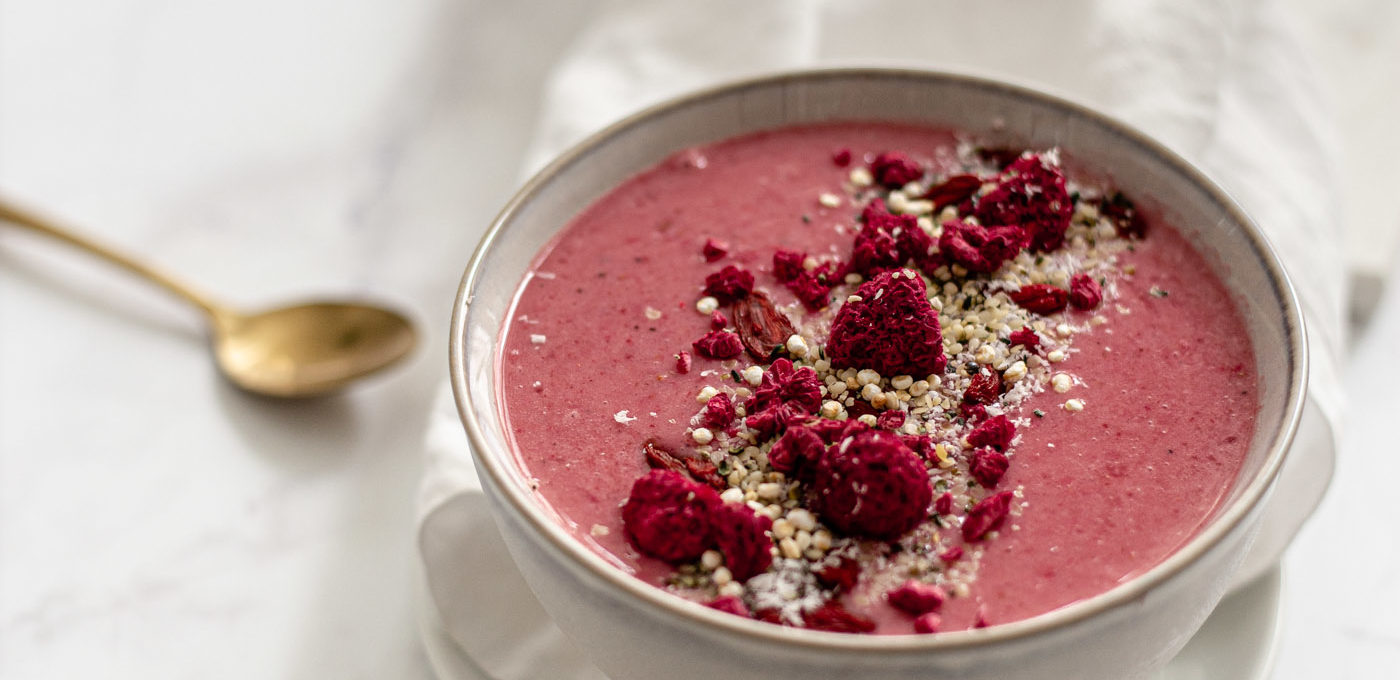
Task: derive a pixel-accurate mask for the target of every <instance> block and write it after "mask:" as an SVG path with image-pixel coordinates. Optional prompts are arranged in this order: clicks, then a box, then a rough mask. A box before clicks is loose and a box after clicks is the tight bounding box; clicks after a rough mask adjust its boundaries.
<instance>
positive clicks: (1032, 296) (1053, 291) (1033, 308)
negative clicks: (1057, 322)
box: [1008, 283, 1069, 314]
mask: <svg viewBox="0 0 1400 680" xmlns="http://www.w3.org/2000/svg"><path fill="white" fill-rule="evenodd" d="M1008 295H1010V296H1011V301H1012V302H1015V303H1016V304H1018V305H1021V306H1022V307H1024V308H1025V309H1026V311H1028V312H1032V313H1035V314H1054V313H1055V312H1058V311H1060V310H1062V309H1064V308H1065V305H1067V304H1069V293H1068V292H1066V291H1065V289H1063V288H1056V287H1054V286H1052V285H1050V284H1048V283H1032V284H1030V285H1027V286H1021V287H1020V288H1019V289H1017V290H1014V291H1011V292H1010V293H1008Z"/></svg>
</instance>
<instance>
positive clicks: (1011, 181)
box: [975, 153, 1074, 251]
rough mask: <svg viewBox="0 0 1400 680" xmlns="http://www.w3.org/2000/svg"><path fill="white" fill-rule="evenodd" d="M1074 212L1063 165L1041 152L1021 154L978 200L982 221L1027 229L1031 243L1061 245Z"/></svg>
mask: <svg viewBox="0 0 1400 680" xmlns="http://www.w3.org/2000/svg"><path fill="white" fill-rule="evenodd" d="M1073 212H1074V203H1073V201H1071V200H1070V197H1069V192H1068V191H1067V190H1066V189H1065V175H1064V173H1063V172H1061V171H1060V168H1059V167H1058V166H1056V165H1054V164H1052V163H1051V162H1050V160H1048V159H1046V158H1045V157H1044V156H1040V155H1037V154H1029V153H1028V154H1025V155H1022V156H1021V157H1020V158H1017V159H1016V160H1015V161H1013V162H1012V163H1011V165H1009V166H1007V167H1006V169H1005V170H1003V171H1002V174H1001V176H1000V177H998V178H997V186H996V188H994V189H992V190H991V191H989V192H987V193H986V194H985V195H984V196H982V198H981V199H979V200H978V201H977V209H976V213H975V214H976V215H977V219H978V221H979V222H981V223H982V224H1005V225H1012V226H1017V227H1020V228H1021V229H1022V230H1023V231H1025V232H1026V236H1027V237H1028V239H1029V241H1030V246H1031V247H1033V248H1035V249H1036V250H1041V251H1046V250H1054V249H1056V248H1059V247H1060V245H1061V244H1062V243H1064V240H1065V230H1066V229H1068V228H1069V221H1070V217H1071V215H1072V213H1073Z"/></svg>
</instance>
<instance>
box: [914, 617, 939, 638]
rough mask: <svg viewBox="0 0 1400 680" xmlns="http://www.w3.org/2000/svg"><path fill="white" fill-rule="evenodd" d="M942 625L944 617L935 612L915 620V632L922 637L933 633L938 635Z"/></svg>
mask: <svg viewBox="0 0 1400 680" xmlns="http://www.w3.org/2000/svg"><path fill="white" fill-rule="evenodd" d="M942 625H943V617H941V616H939V615H937V614H935V613H933V612H929V613H927V614H920V615H919V616H918V617H917V618H915V619H914V632H915V633H918V634H920V635H929V634H932V633H937V632H938V628H939V627H940V626H942Z"/></svg>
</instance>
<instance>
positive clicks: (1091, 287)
mask: <svg viewBox="0 0 1400 680" xmlns="http://www.w3.org/2000/svg"><path fill="white" fill-rule="evenodd" d="M1102 301H1103V291H1102V290H1100V289H1099V282H1098V281H1095V280H1093V279H1092V278H1089V275H1088V274H1075V275H1074V276H1072V277H1070V280H1069V303H1070V304H1072V305H1074V308H1075V309H1085V310H1087V309H1093V308H1095V307H1098V306H1099V303H1100V302H1102Z"/></svg>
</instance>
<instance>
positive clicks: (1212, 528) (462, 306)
mask: <svg viewBox="0 0 1400 680" xmlns="http://www.w3.org/2000/svg"><path fill="white" fill-rule="evenodd" d="M852 78H897V79H905V80H911V81H929V80H934V81H949V82H956V83H961V84H964V85H969V86H973V87H979V88H983V89H990V90H1001V91H1003V92H1005V93H1007V94H1009V95H1011V96H1013V97H1017V98H1022V99H1029V100H1035V101H1037V102H1038V103H1040V104H1045V105H1049V106H1052V107H1058V108H1060V109H1062V110H1064V111H1066V112H1068V113H1071V114H1073V115H1077V116H1081V117H1084V118H1088V119H1091V120H1092V122H1094V123H1095V124H1097V125H1100V126H1103V127H1105V128H1108V129H1109V130H1111V131H1112V132H1114V133H1116V134H1118V135H1121V136H1122V137H1124V138H1127V139H1128V140H1130V141H1131V142H1133V143H1134V144H1136V145H1137V146H1138V147H1140V148H1141V149H1142V150H1144V151H1145V152H1147V153H1150V154H1154V155H1156V156H1157V157H1158V158H1159V160H1160V161H1162V162H1163V163H1164V164H1165V165H1167V166H1169V167H1171V168H1172V169H1173V170H1175V171H1177V172H1179V173H1181V174H1182V175H1183V176H1185V177H1187V178H1188V179H1190V181H1191V182H1192V183H1194V184H1196V185H1197V186H1199V187H1200V188H1201V189H1202V190H1204V191H1205V192H1206V193H1207V194H1208V195H1209V196H1210V197H1211V198H1212V199H1214V200H1215V202H1216V203H1217V204H1218V205H1219V207H1220V208H1221V209H1222V210H1223V211H1224V212H1225V213H1227V214H1228V215H1229V216H1230V218H1231V219H1233V220H1234V222H1235V223H1236V225H1238V226H1239V227H1240V228H1241V229H1242V230H1243V232H1244V236H1245V237H1246V239H1247V240H1248V242H1249V244H1250V246H1251V248H1252V250H1253V251H1254V253H1255V255H1256V256H1257V259H1258V261H1259V263H1260V265H1262V266H1263V267H1264V269H1265V273H1266V275H1267V277H1268V279H1269V281H1270V283H1271V284H1272V288H1273V293H1274V296H1275V298H1276V300H1277V302H1279V303H1280V306H1281V307H1282V311H1283V313H1284V319H1283V330H1284V333H1285V335H1286V336H1287V337H1288V339H1289V348H1288V352H1289V359H1290V361H1289V367H1290V369H1291V371H1292V373H1293V374H1292V376H1291V379H1290V380H1289V385H1288V391H1287V394H1286V395H1285V403H1284V408H1283V427H1282V429H1281V431H1279V432H1277V433H1276V436H1275V438H1274V442H1273V445H1272V446H1271V448H1270V449H1269V451H1268V453H1267V455H1266V457H1265V460H1264V462H1263V465H1262V466H1261V467H1260V469H1259V471H1258V473H1256V474H1255V476H1254V478H1253V479H1252V480H1250V481H1249V483H1248V485H1247V486H1246V487H1245V488H1244V489H1243V490H1242V491H1241V492H1240V494H1239V495H1238V496H1237V497H1236V498H1235V499H1234V500H1233V501H1232V502H1231V503H1230V504H1229V505H1228V506H1226V507H1224V508H1222V509H1221V510H1220V511H1219V512H1218V514H1217V515H1216V516H1215V517H1214V518H1213V519H1212V520H1211V521H1210V523H1209V524H1207V525H1206V526H1205V527H1204V528H1202V529H1201V530H1200V531H1199V532H1198V533H1196V534H1195V535H1194V536H1193V537H1192V538H1191V539H1190V540H1188V541H1187V542H1186V543H1185V544H1184V545H1182V546H1181V547H1180V548H1178V549H1177V550H1176V551H1174V552H1173V553H1172V554H1171V555H1169V556H1168V557H1167V558H1166V559H1164V560H1163V561H1162V562H1160V563H1158V564H1156V565H1155V566H1153V567H1152V568H1150V569H1148V570H1147V571H1145V572H1143V573H1141V574H1138V575H1137V576H1135V577H1133V578H1131V579H1129V580H1128V581H1126V582H1124V583H1121V584H1119V585H1118V586H1115V587H1113V588H1111V589H1109V590H1107V591H1104V592H1101V593H1098V594H1097V595H1094V596H1093V597H1090V598H1087V599H1083V600H1079V601H1076V602H1073V603H1071V604H1068V605H1065V606H1063V607H1060V608H1058V609H1054V610H1051V611H1049V612H1045V613H1042V614H1038V615H1036V616H1032V617H1030V618H1026V619H1021V620H1017V621H1012V622H1008V623H1003V624H997V625H995V626H991V627H988V628H984V629H974V630H966V631H949V632H946V633H939V634H937V635H916V634H903V635H900V634H896V635H852V634H848V633H833V632H826V631H815V630H809V629H803V628H793V627H787V626H776V625H773V624H770V623H765V622H761V621H755V620H751V619H746V618H742V617H738V616H733V615H732V614H727V613H724V612H719V611H716V610H713V609H711V608H709V607H706V606H704V605H701V604H699V603H696V602H692V601H690V600H687V599H685V598H682V597H679V596H677V595H674V594H672V593H669V592H666V591H665V590H663V589H661V588H657V587H656V586H654V585H651V584H649V583H646V582H644V581H642V580H641V579H638V578H636V577H634V576H632V575H630V574H627V573H625V572H623V571H622V570H621V569H619V568H617V566H615V565H614V564H612V563H610V562H608V561H606V560H605V559H604V558H602V557H601V556H599V555H598V554H597V553H595V552H593V551H592V550H590V549H589V548H587V547H586V546H585V545H584V544H583V543H582V542H581V541H579V540H578V539H577V538H575V537H573V536H572V535H570V534H568V533H567V532H566V531H565V530H564V529H563V528H562V527H561V526H559V524H558V523H557V522H556V521H555V520H553V519H551V518H550V517H549V516H548V515H547V514H546V513H545V512H544V510H543V509H541V508H540V507H538V503H537V501H535V500H534V499H533V498H532V494H531V493H528V492H526V490H524V489H521V488H518V486H517V485H515V484H512V483H511V482H510V470H507V469H505V466H506V465H509V464H510V462H509V461H510V460H511V459H510V458H509V457H498V456H491V455H484V454H482V453H480V452H481V451H483V450H485V449H486V448H488V447H487V444H486V442H485V437H484V433H483V429H482V426H481V424H480V422H478V420H477V417H476V413H475V411H474V409H473V408H472V406H473V399H472V394H471V390H470V389H469V387H468V383H467V378H466V376H467V372H466V368H467V349H466V347H467V343H466V336H465V330H466V322H467V317H468V315H469V313H470V308H471V302H472V298H473V293H474V291H475V290H476V289H477V286H479V285H480V283H481V280H480V272H481V269H482V265H483V264H484V263H485V261H486V259H487V257H488V256H489V254H490V253H491V251H492V248H493V246H494V245H495V243H496V242H497V240H498V239H499V238H500V237H501V234H502V232H503V231H504V230H505V228H506V225H507V224H508V223H509V222H510V221H511V220H512V219H513V218H514V217H515V215H516V214H517V213H518V212H519V211H520V209H521V208H522V206H524V205H526V204H527V203H528V202H529V201H530V200H532V197H533V196H534V195H535V194H536V193H537V192H538V191H539V190H540V189H541V188H542V187H544V186H545V185H547V184H548V183H549V182H550V181H551V180H552V179H553V178H554V177H555V176H556V175H558V174H560V173H561V172H563V171H564V170H565V169H567V168H569V167H570V166H572V165H574V164H575V163H577V162H579V161H581V160H582V159H583V158H584V157H585V156H587V155H588V154H589V153H591V152H592V151H593V150H594V149H595V148H597V147H599V146H601V145H603V144H605V143H606V142H608V140H610V139H612V138H614V137H616V136H619V135H622V134H625V133H626V132H627V131H628V130H630V129H632V128H634V127H636V126H638V125H640V124H642V123H644V122H646V121H648V120H650V119H652V118H654V117H657V116H659V115H662V114H665V113H667V112H671V111H674V110H677V109H683V108H685V107H688V106H693V105H696V104H698V103H700V102H703V101H706V100H709V99H713V98H717V97H724V96H731V95H733V94H736V93H739V92H742V91H744V90H749V89H756V88H768V87H773V86H782V85H790V84H794V83H797V82H813V81H821V80H828V79H836V80H841V79H852ZM636 170H637V171H640V170H642V168H637V169H636ZM512 284H514V285H518V282H512ZM1304 328H1305V326H1304V320H1303V314H1302V310H1301V307H1300V305H1299V302H1298V297H1297V294H1296V292H1295V291H1294V288H1293V284H1292V282H1291V280H1290V279H1289V277H1288V275H1287V272H1285V271H1284V269H1283V266H1282V265H1281V264H1280V262H1279V259H1278V256H1277V253H1276V252H1275V250H1274V248H1273V247H1272V246H1271V245H1270V243H1269V241H1268V239H1267V238H1266V237H1265V236H1264V234H1263V232H1262V231H1261V230H1260V229H1259V227H1258V225H1256V224H1255V223H1254V221H1253V220H1252V219H1251V218H1250V217H1249V216H1248V215H1247V214H1246V213H1245V212H1244V210H1243V209H1242V208H1240V207H1239V205H1238V203H1236V202H1235V200H1234V199H1233V198H1232V197H1231V196H1230V195H1229V194H1228V193H1227V192H1226V191H1225V190H1224V189H1223V188H1221V187H1220V186H1219V185H1218V184H1216V183H1215V182H1214V181H1213V180H1211V179H1210V177H1209V176H1208V175H1207V174H1206V173H1205V172H1203V171H1202V170H1201V169H1199V168H1198V167H1196V166H1195V165H1194V164H1192V163H1191V162H1189V161H1187V160H1186V159H1185V158H1183V157H1182V156H1180V155H1179V154H1177V153H1176V152H1174V151H1172V150H1170V149H1169V148H1167V147H1166V146H1165V145H1163V144H1162V143H1160V142H1158V141H1156V140H1155V139H1153V138H1152V137H1150V136H1149V135H1147V134H1146V133H1144V132H1142V131H1140V130H1138V129H1137V128H1135V127H1133V126H1131V125H1128V124H1127V123H1124V122H1123V121H1120V120H1118V119H1117V118H1114V117H1112V116H1110V115H1108V114H1105V113H1102V112H1100V111H1098V110H1096V109H1094V108H1092V107H1090V106H1088V105H1086V104H1082V103H1080V102H1078V101H1076V100H1074V99H1073V98H1070V97H1067V96H1064V95H1061V94H1058V93H1052V92H1050V91H1047V90H1046V88H1044V87H1042V86H1038V85H1037V86H1029V85H1025V84H1021V83H1018V82H1015V81H1013V80H1009V79H1007V78H1004V77H1000V76H998V77H989V76H986V75H979V74H973V73H968V72H963V71H955V70H946V69H933V68H915V67H886V66H843V67H820V68H801V69H791V70H782V71H776V72H771V73H767V74H762V75H757V76H751V77H746V78H740V79H734V80H728V81H725V82H722V83H719V84H716V85H712V86H709V87H705V88H701V89H696V90H691V91H688V92H686V93H683V94H681V95H678V96H674V97H670V98H667V99H665V100H664V101H661V102H659V103H656V104H653V105H651V106H648V107H645V108H643V109H641V110H639V111H636V112H634V113H632V114H630V115H628V116H626V117H624V118H622V119H620V120H617V121H616V122H614V123H612V124H610V125H608V126H607V127H605V128H603V129H601V130H599V131H597V132H595V133H593V134H591V135H589V136H588V137H586V138H585V139H583V140H582V141H580V142H578V143H576V144H574V145H573V146H571V147H570V148H569V149H568V150H566V151H564V152H563V153H561V154H559V155H558V156H556V157H555V158H554V159H553V160H552V161H551V162H550V163H549V164H548V165H546V166H545V167H544V168H542V169H541V170H539V171H538V172H536V173H535V174H534V175H532V176H531V177H530V179H529V180H527V181H526V182H525V183H524V184H523V185H522V186H521V187H520V189H519V190H518V191H517V192H516V193H515V194H514V195H513V196H512V197H511V198H510V200H509V201H508V202H507V203H506V204H505V206H504V207H503V208H502V209H501V211H500V212H499V213H498V214H497V215H496V217H495V218H494V219H493V220H492V222H491V225H490V227H489V228H488V229H487V230H486V232H485V234H484V235H483V237H482V239H481V241H480V243H479V244H478V245H477V248H476V250H475V251H474V252H473V253H472V257H471V260H470V261H469V262H468V265H467V268H466V270H465V272H464V273H463V275H462V280H461V284H460V286H459V288H458V291H457V297H456V301H455V303H454V306H453V313H452V323H451V330H450V333H451V335H450V337H449V340H448V343H449V348H448V354H449V356H448V364H449V372H450V382H451V386H452V393H453V400H454V402H455V404H456V407H457V412H458V415H459V416H460V418H461V420H462V424H463V425H464V427H465V428H466V431H467V435H468V439H469V442H470V444H471V447H472V456H473V458H474V459H475V461H476V463H477V467H478V469H481V470H484V471H485V473H486V475H485V480H483V481H485V482H487V483H488V484H490V485H493V486H494V488H495V490H496V491H497V492H498V493H500V494H501V495H502V496H503V497H504V498H505V499H506V502H507V503H508V504H509V506H510V508H511V510H513V511H514V512H515V513H516V514H517V515H518V516H520V517H523V518H524V520H525V523H526V524H527V525H528V526H529V527H530V528H531V529H533V530H534V531H535V532H536V533H537V534H538V535H539V536H540V537H541V538H542V539H543V540H545V541H546V542H547V543H548V544H549V545H550V547H552V548H553V549H554V551H555V552H557V553H561V554H563V555H564V556H566V557H567V558H569V560H570V561H572V562H573V563H574V565H575V566H578V567H581V568H583V569H585V570H586V571H587V572H588V573H589V575H590V576H591V577H593V578H594V579H596V580H598V581H602V582H603V583H606V584H608V585H609V586H610V587H613V588H615V589H616V590H617V591H619V592H620V593H622V594H625V595H627V596H630V597H631V598H632V599H634V600H636V601H637V602H638V603H640V604H644V605H647V606H648V607H650V608H651V609H652V610H653V611H652V612H649V613H651V614H656V615H665V616H671V617H678V618H679V619H681V620H688V621H689V622H691V623H695V624H699V625H701V626H704V627H705V628H706V629H708V630H707V632H709V633H711V634H729V635H737V636H741V637H742V638H743V639H745V640H746V641H747V642H751V643H769V644H778V645H787V646H790V647H793V648H802V649H808V650H820V651H822V652H825V653H832V652H835V653H855V654H865V653H870V652H884V653H930V652H952V651H955V650H969V649H974V648H980V647H985V646H989V645H995V644H1002V643H1006V642H1010V641H1014V640H1025V639H1029V638H1033V637H1036V636H1040V635H1048V634H1052V633H1055V632H1057V631H1061V630H1063V629H1065V628H1067V627H1068V626H1070V625H1071V624H1074V623H1078V622H1081V621H1083V620H1086V619H1089V618H1093V617H1096V616H1099V615H1102V614H1105V613H1107V612H1109V611H1112V610H1114V609H1117V608H1120V607H1123V606H1126V605H1130V604H1132V603H1134V602H1139V601H1141V600H1143V599H1144V598H1146V597H1147V595H1148V594H1149V593H1150V592H1152V591H1154V590H1156V589H1157V588H1158V587H1159V586H1162V585H1164V584H1165V583H1167V582H1168V581H1170V580H1171V579H1172V578H1173V577H1175V576H1176V575H1177V574H1179V573H1180V572H1182V571H1184V570H1186V569H1187V568H1188V567H1190V566H1191V565H1192V564H1194V563H1195V562H1196V561H1197V560H1198V559H1200V558H1201V557H1203V556H1205V555H1206V554H1207V553H1208V552H1210V551H1211V550H1212V549H1213V548H1214V547H1215V546H1216V545H1217V544H1219V543H1220V542H1221V541H1223V540H1224V539H1225V537H1227V536H1228V535H1230V534H1231V533H1232V532H1234V531H1235V530H1236V529H1237V528H1238V527H1239V526H1240V524H1241V523H1242V522H1243V521H1244V519H1245V518H1246V517H1247V516H1248V515H1249V514H1250V513H1251V512H1252V511H1254V510H1256V509H1257V508H1258V507H1259V506H1260V504H1261V502H1262V501H1263V500H1264V499H1265V498H1266V497H1267V495H1268V492H1269V491H1270V489H1271V488H1272V486H1273V483H1274V481H1275V480H1276V478H1277V477H1278V474H1279V470H1280V468H1281V467H1282V464H1283V460H1284V458H1285V456H1286V455H1287V453H1288V449H1289V448H1290V446H1291V444H1292V441H1293V438H1294V435H1295V434H1296V431H1297V427H1298V422H1299V419H1300V417H1301V412H1302V409H1303V403H1304V397H1305V395H1306V391H1307V378H1308V351H1307V349H1308V347H1307V337H1306V333H1305V330H1304ZM497 346H498V345H497ZM493 364H494V360H493Z"/></svg>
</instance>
